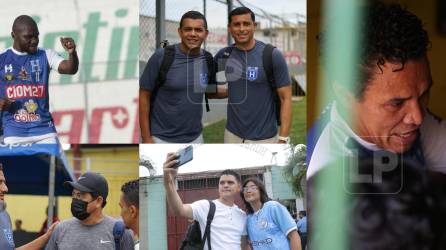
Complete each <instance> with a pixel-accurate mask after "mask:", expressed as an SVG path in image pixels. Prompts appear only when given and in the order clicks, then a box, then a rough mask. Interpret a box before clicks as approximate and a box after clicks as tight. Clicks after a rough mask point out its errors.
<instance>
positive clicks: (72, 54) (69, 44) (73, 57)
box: [57, 37, 79, 75]
mask: <svg viewBox="0 0 446 250" xmlns="http://www.w3.org/2000/svg"><path fill="white" fill-rule="evenodd" d="M60 44H62V47H63V48H64V49H65V50H66V51H67V52H68V59H67V60H63V61H62V62H61V63H60V64H59V68H58V69H57V70H58V71H59V73H60V74H68V75H74V74H76V73H77V70H78V68H79V58H78V57H77V52H76V44H75V43H74V40H73V38H71V37H61V38H60Z"/></svg>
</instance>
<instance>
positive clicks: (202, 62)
mask: <svg viewBox="0 0 446 250" xmlns="http://www.w3.org/2000/svg"><path fill="white" fill-rule="evenodd" d="M178 35H179V36H180V38H181V43H179V44H175V45H170V46H167V47H165V48H162V49H159V50H157V51H155V53H154V54H153V55H152V56H151V57H150V59H149V61H148V63H147V65H146V67H145V69H144V72H143V74H142V75H141V78H140V80H139V89H140V90H139V123H140V127H141V138H142V142H143V143H203V135H202V129H203V125H202V123H201V118H202V115H203V97H204V93H205V91H206V86H207V84H208V82H211V79H212V76H213V73H212V72H213V70H212V68H213V59H212V55H211V54H210V53H209V52H207V51H205V50H202V49H200V46H201V44H202V43H203V41H204V40H205V39H206V37H207V35H208V29H207V22H206V18H205V17H204V16H203V14H201V13H200V12H197V11H189V12H186V13H185V14H184V15H183V16H182V17H181V21H180V27H179V28H178ZM209 69H211V70H209Z"/></svg>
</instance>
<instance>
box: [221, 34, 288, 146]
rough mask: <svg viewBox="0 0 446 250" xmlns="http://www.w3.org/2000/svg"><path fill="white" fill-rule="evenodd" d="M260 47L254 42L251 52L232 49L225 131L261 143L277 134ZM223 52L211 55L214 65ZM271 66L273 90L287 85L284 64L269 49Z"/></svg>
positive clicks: (271, 92) (228, 69)
mask: <svg viewBox="0 0 446 250" xmlns="http://www.w3.org/2000/svg"><path fill="white" fill-rule="evenodd" d="M264 48H265V43H263V42H261V41H257V40H256V44H255V46H254V48H252V49H251V50H248V51H242V50H239V49H238V48H234V49H233V50H232V52H231V55H230V57H229V58H228V61H227V64H226V71H225V76H226V77H225V78H226V80H227V82H228V94H229V99H228V122H227V124H226V128H227V129H228V130H229V131H231V132H232V133H233V134H235V135H237V136H239V137H241V138H243V139H248V140H264V139H268V138H271V137H273V136H275V135H276V134H277V120H276V109H275V102H274V92H273V88H272V86H271V83H270V82H268V79H267V77H266V73H265V70H264V69H263V49H264ZM224 51H225V48H224V49H221V50H220V51H219V52H218V53H217V55H216V56H215V59H214V60H215V61H216V62H217V63H221V61H220V59H221V58H223V53H224ZM272 65H273V74H274V80H275V86H274V87H275V88H280V87H284V86H288V85H290V84H291V79H290V76H289V74H288V68H287V64H286V61H285V59H284V57H283V55H282V53H280V51H279V50H278V49H274V50H273V54H272ZM218 78H219V77H218V76H217V81H219V80H218ZM275 88H274V89H275ZM274 91H275V90H274Z"/></svg>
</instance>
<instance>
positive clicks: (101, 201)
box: [97, 196, 104, 207]
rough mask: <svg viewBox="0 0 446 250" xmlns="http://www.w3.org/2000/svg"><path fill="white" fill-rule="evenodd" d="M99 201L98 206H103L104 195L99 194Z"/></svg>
mask: <svg viewBox="0 0 446 250" xmlns="http://www.w3.org/2000/svg"><path fill="white" fill-rule="evenodd" d="M97 201H98V206H99V207H102V203H104V198H102V196H98V198H97Z"/></svg>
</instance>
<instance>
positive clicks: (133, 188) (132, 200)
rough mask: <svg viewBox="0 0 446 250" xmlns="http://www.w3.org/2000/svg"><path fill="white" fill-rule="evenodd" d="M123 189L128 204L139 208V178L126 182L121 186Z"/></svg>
mask: <svg viewBox="0 0 446 250" xmlns="http://www.w3.org/2000/svg"><path fill="white" fill-rule="evenodd" d="M121 191H122V193H123V194H124V196H123V197H124V200H125V203H127V205H134V206H136V207H137V208H139V180H138V179H137V180H132V181H129V182H126V183H125V184H124V185H122V187H121Z"/></svg>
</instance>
